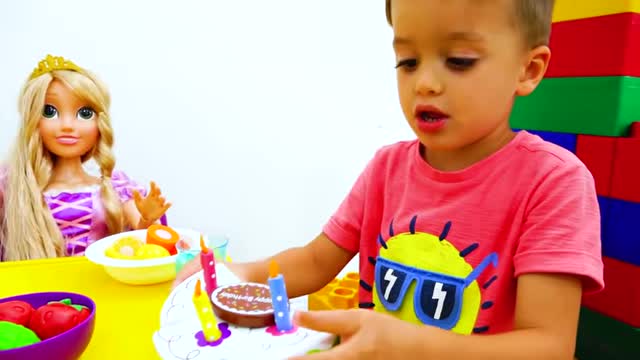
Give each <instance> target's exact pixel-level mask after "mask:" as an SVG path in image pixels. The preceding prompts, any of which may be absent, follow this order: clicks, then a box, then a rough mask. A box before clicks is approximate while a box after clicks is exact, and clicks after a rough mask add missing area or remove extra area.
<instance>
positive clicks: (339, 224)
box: [323, 158, 376, 253]
mask: <svg viewBox="0 0 640 360" xmlns="http://www.w3.org/2000/svg"><path fill="white" fill-rule="evenodd" d="M375 161H376V159H375V158H374V159H373V160H371V161H370V162H369V164H368V165H367V166H366V168H365V169H364V171H363V172H362V173H360V175H359V176H358V178H357V180H356V182H355V184H353V186H352V188H351V191H350V192H349V194H347V196H346V197H345V198H344V200H342V203H341V204H340V206H339V207H338V210H336V212H335V213H334V214H333V215H332V216H331V218H330V219H329V221H328V222H327V223H326V224H325V226H324V228H323V232H324V234H325V235H327V237H328V238H329V239H331V240H332V241H333V242H334V243H335V244H336V245H338V246H340V247H341V248H343V249H345V250H347V251H351V252H354V253H356V252H358V251H359V250H360V233H361V231H362V226H363V221H364V212H365V203H366V197H367V189H368V187H369V183H370V177H371V174H372V171H373V170H372V168H373V166H374V162H375Z"/></svg>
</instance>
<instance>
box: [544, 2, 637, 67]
mask: <svg viewBox="0 0 640 360" xmlns="http://www.w3.org/2000/svg"><path fill="white" fill-rule="evenodd" d="M603 1H604V0H603ZM549 47H550V48H551V52H552V56H551V61H550V63H549V68H548V70H547V74H546V76H547V77H588V76H625V75H626V76H640V14H638V13H633V12H628V13H618V14H612V15H605V16H597V17H590V18H585V19H577V20H571V21H562V22H558V23H554V24H553V25H552V28H551V38H550V43H549Z"/></svg>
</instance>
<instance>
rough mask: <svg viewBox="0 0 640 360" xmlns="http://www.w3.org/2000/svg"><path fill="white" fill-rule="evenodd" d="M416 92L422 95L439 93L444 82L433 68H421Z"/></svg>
mask: <svg viewBox="0 0 640 360" xmlns="http://www.w3.org/2000/svg"><path fill="white" fill-rule="evenodd" d="M415 92H416V94H418V95H421V96H429V95H431V96H433V95H438V94H440V93H441V92H442V82H441V81H440V80H439V79H438V76H437V75H436V74H435V72H434V71H433V70H428V69H424V70H421V71H420V72H419V73H418V78H417V81H416V88H415Z"/></svg>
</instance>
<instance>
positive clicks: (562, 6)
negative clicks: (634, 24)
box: [553, 0, 640, 22]
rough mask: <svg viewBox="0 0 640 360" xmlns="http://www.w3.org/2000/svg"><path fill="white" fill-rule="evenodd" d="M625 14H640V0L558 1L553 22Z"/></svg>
mask: <svg viewBox="0 0 640 360" xmlns="http://www.w3.org/2000/svg"><path fill="white" fill-rule="evenodd" d="M625 12H634V13H640V0H556V4H555V8H554V11H553V22H559V21H567V20H577V19H585V18H590V17H596V16H603V15H613V14H620V13H625Z"/></svg>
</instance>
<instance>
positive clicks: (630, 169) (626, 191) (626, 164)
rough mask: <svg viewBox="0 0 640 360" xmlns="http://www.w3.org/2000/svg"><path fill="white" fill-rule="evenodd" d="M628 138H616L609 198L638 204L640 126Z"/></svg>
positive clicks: (633, 127)
mask: <svg viewBox="0 0 640 360" xmlns="http://www.w3.org/2000/svg"><path fill="white" fill-rule="evenodd" d="M631 134H632V135H634V136H631V137H628V138H623V137H621V138H617V139H616V148H615V154H614V159H613V176H612V178H611V197H613V198H616V199H620V200H626V201H631V202H637V203H640V125H639V123H637V122H636V123H634V124H633V125H632V126H631Z"/></svg>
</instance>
